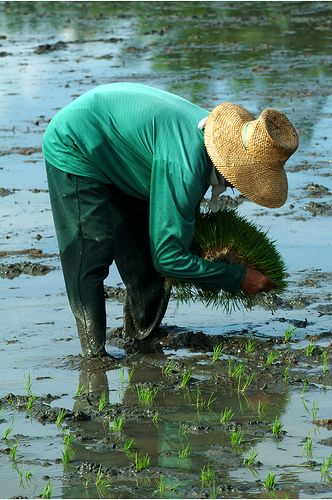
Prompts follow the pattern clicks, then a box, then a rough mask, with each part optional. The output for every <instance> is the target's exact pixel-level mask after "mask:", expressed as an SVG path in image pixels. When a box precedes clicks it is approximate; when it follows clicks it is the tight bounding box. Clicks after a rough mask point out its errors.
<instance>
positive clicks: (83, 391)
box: [75, 384, 88, 397]
mask: <svg viewBox="0 0 332 500" xmlns="http://www.w3.org/2000/svg"><path fill="white" fill-rule="evenodd" d="M87 392H88V391H87V388H86V387H85V385H83V384H79V386H78V387H77V389H76V392H75V396H77V397H79V396H83V395H84V394H86V393H87Z"/></svg>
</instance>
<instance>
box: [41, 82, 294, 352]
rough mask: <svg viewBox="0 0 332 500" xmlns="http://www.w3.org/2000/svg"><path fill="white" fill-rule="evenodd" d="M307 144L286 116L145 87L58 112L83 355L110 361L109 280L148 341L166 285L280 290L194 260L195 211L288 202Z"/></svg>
mask: <svg viewBox="0 0 332 500" xmlns="http://www.w3.org/2000/svg"><path fill="white" fill-rule="evenodd" d="M297 146H298V137H297V134H296V131H295V129H294V127H293V126H292V124H291V123H290V121H289V120H288V119H287V117H286V116H285V115H284V114H282V113H280V112H278V111H276V110H271V109H266V110H265V111H263V112H262V113H261V115H260V116H259V118H258V119H255V117H254V116H253V115H252V114H251V113H249V112H248V111H246V110H245V109H244V108H243V107H241V106H239V105H235V104H230V103H223V104H220V105H219V106H216V107H215V108H214V109H213V111H212V112H211V113H210V114H209V112H208V111H206V110H205V109H202V108H201V107H198V106H196V105H194V104H192V103H191V102H189V101H187V100H185V99H183V98H181V97H179V96H177V95H174V94H171V93H168V92H165V91H162V90H157V89H155V88H151V87H148V86H145V85H141V84H133V83H112V84H108V85H101V86H98V87H96V88H94V89H92V90H90V91H88V92H86V93H85V94H83V95H82V96H80V97H78V98H77V99H75V100H74V101H73V102H71V103H70V104H69V105H67V106H66V107H65V108H63V109H62V110H60V111H59V112H58V113H57V114H56V115H55V117H54V118H53V119H52V120H51V122H50V124H49V126H48V127H47V130H46V133H45V136H44V140H43V151H44V155H45V159H46V169H47V176H48V184H49V193H50V199H51V205H52V211H53V217H54V223H55V229H56V234H57V239H58V244H59V250H60V256H61V262H62V268H63V273H64V278H65V283H66V289H67V294H68V298H69V302H70V305H71V308H72V311H73V314H74V316H75V320H76V323H77V328H78V333H79V337H80V342H81V347H82V352H83V355H84V356H89V357H90V356H92V357H95V356H106V355H107V353H106V351H105V340H106V312H105V298H104V288H103V282H104V280H105V278H106V277H107V275H108V272H109V266H110V265H111V264H112V262H113V261H115V263H116V265H117V268H118V270H119V273H120V275H121V278H122V280H123V282H124V284H125V286H126V300H125V305H124V327H123V328H124V329H123V331H124V335H125V336H127V337H128V336H129V337H133V338H136V339H143V338H145V337H147V336H148V335H149V334H150V333H151V332H152V331H153V330H154V329H155V328H156V327H157V326H158V325H159V324H160V322H161V320H162V318H163V316H164V314H165V311H166V308H167V304H168V300H169V289H168V288H167V287H166V286H165V284H164V276H170V277H174V278H176V279H177V280H183V281H188V282H190V283H194V284H196V285H199V286H202V287H209V288H214V287H215V288H222V289H224V290H227V291H237V290H239V289H241V288H242V290H244V292H245V293H247V294H256V293H259V292H261V291H270V290H271V289H272V288H273V287H274V283H273V282H272V281H271V280H270V279H269V278H268V277H267V276H264V275H263V274H261V273H260V272H258V271H257V270H255V269H251V268H245V267H244V266H242V265H238V264H229V263H221V262H218V263H216V262H208V261H205V260H203V259H201V258H199V257H197V256H196V255H194V254H192V253H191V251H190V245H191V241H192V238H193V232H194V225H195V214H196V212H197V209H198V207H199V204H200V201H201V200H202V198H203V196H204V194H205V193H206V191H207V189H208V188H209V186H212V197H211V201H210V208H211V209H212V210H214V211H215V210H218V208H219V202H220V200H219V195H220V194H221V193H222V192H223V191H224V190H225V189H226V187H227V186H235V187H236V188H237V189H238V190H239V191H240V192H241V193H242V194H243V195H245V196H246V197H247V198H249V199H250V200H252V201H253V202H255V203H257V204H259V205H262V206H264V207H271V208H272V207H280V206H282V205H283V204H284V203H285V201H286V199H287V178H286V174H285V170H284V163H285V161H286V160H287V159H288V158H289V156H290V155H291V154H292V153H294V151H295V150H296V148H297Z"/></svg>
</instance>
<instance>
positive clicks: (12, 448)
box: [9, 443, 18, 462]
mask: <svg viewBox="0 0 332 500" xmlns="http://www.w3.org/2000/svg"><path fill="white" fill-rule="evenodd" d="M17 448H18V443H16V444H13V445H11V446H10V447H9V457H10V459H11V460H12V461H13V462H14V461H15V458H16V451H17Z"/></svg>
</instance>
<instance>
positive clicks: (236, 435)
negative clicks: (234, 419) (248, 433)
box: [230, 429, 244, 448]
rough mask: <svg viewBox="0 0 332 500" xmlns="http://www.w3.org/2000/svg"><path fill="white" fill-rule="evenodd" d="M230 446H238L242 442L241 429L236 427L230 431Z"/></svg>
mask: <svg viewBox="0 0 332 500" xmlns="http://www.w3.org/2000/svg"><path fill="white" fill-rule="evenodd" d="M230 438H231V446H232V448H238V447H239V446H240V445H241V444H242V443H243V438H244V436H243V432H242V431H241V429H236V430H235V431H232V432H231V436H230Z"/></svg>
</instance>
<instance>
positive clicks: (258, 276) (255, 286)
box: [241, 267, 276, 295]
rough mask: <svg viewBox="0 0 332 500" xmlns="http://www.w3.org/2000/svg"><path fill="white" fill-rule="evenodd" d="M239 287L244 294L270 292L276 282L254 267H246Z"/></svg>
mask: <svg viewBox="0 0 332 500" xmlns="http://www.w3.org/2000/svg"><path fill="white" fill-rule="evenodd" d="M241 288H242V290H243V291H244V292H245V293H246V294H248V295H254V294H255V293H259V292H270V291H271V290H273V288H276V284H275V283H274V281H272V280H271V279H270V278H268V277H267V276H265V275H264V274H262V273H261V272H259V271H256V269H252V268H251V267H247V269H246V274H245V277H244V280H243V282H242V285H241Z"/></svg>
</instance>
